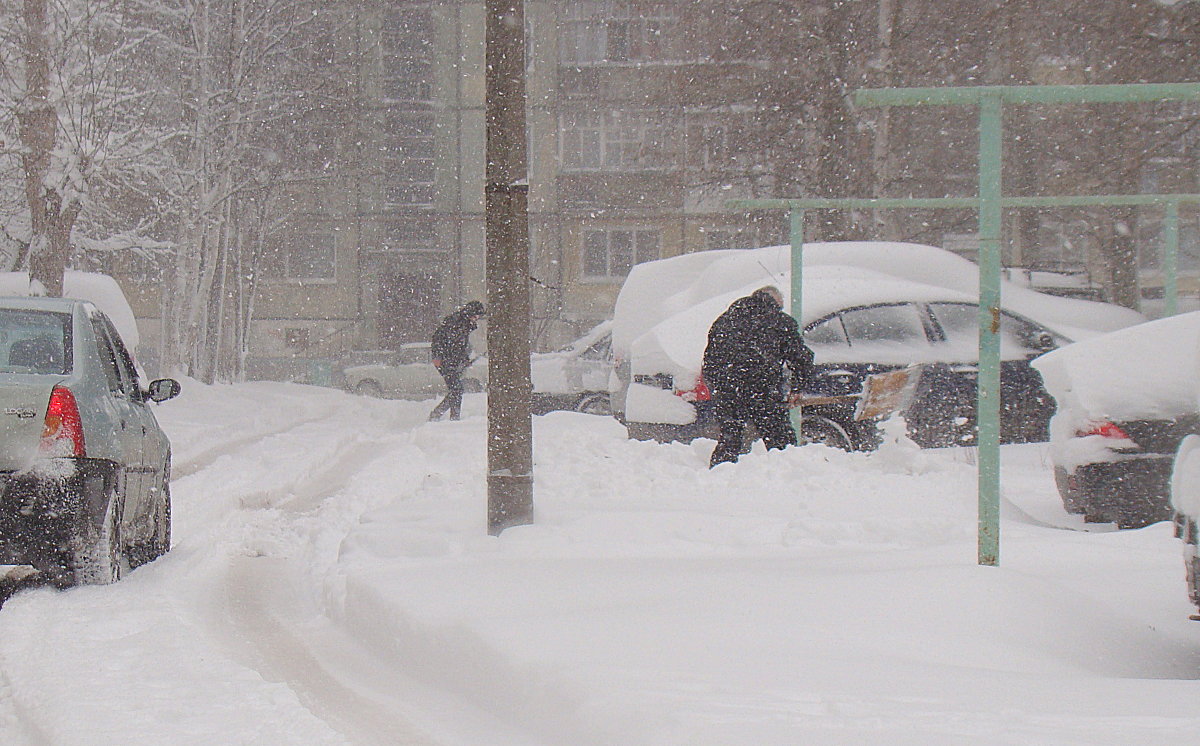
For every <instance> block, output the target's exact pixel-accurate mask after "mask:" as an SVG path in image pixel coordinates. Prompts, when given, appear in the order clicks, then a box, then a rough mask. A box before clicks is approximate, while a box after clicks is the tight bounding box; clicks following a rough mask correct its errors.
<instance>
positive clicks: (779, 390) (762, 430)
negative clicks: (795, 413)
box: [703, 286, 813, 468]
mask: <svg viewBox="0 0 1200 746" xmlns="http://www.w3.org/2000/svg"><path fill="white" fill-rule="evenodd" d="M782 309H783V294H782V293H780V292H779V289H778V288H776V287H773V286H767V287H764V288H759V289H758V290H755V291H754V292H753V293H752V294H750V295H748V296H746V297H745V298H739V299H738V300H735V301H734V302H733V303H732V304H731V305H730V306H729V309H728V310H727V311H725V313H723V314H721V315H720V316H718V317H717V320H716V321H714V322H713V324H712V327H711V328H710V329H709V331H708V347H707V348H705V350H704V367H703V375H704V382H705V384H707V385H708V387H709V389H710V390H711V391H712V397H713V413H714V415H715V417H716V419H717V422H718V423H719V424H720V427H721V435H720V438H719V439H718V441H717V447H716V449H715V450H714V451H713V454H712V459H711V460H710V461H709V468H712V467H714V466H716V465H717V464H720V463H724V462H727V461H728V462H735V461H737V460H738V455H739V454H740V453H741V452H742V444H743V436H744V432H745V428H746V425H747V424H751V425H754V427H755V429H756V430H758V434H759V436H761V437H762V439H763V443H764V444H765V445H766V446H767V448H786V447H787V446H789V445H795V444H796V431H795V429H793V428H792V423H791V421H790V420H789V418H788V411H787V404H788V403H789V402H790V403H795V402H796V401H798V398H799V394H800V390H801V388H802V387H803V385H804V381H805V380H806V379H807V378H808V377H809V374H810V371H811V369H812V361H813V353H812V350H810V349H808V347H807V346H806V345H805V344H804V341H803V340H802V339H801V338H800V332H799V330H798V329H797V327H796V320H795V319H793V318H792V317H791V316H788V315H787V314H786V313H784V312H783V310H782ZM784 365H786V366H787V367H788V368H790V369H791V372H792V378H791V387H790V389H791V393H790V394H786V395H785V393H784V390H783V386H784V377H783V367H784Z"/></svg>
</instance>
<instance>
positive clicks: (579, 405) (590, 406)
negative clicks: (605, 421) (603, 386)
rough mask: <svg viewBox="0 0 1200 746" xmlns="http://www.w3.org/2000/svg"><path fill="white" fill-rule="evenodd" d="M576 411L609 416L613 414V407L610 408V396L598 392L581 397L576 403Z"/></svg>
mask: <svg viewBox="0 0 1200 746" xmlns="http://www.w3.org/2000/svg"><path fill="white" fill-rule="evenodd" d="M575 411H576V412H583V413H584V414H602V415H608V414H612V407H611V406H609V401H608V394H602V393H599V392H596V393H591V394H587V395H586V396H583V397H580V399H579V401H577V402H575Z"/></svg>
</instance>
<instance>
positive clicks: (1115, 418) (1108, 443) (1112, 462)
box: [1034, 312, 1200, 528]
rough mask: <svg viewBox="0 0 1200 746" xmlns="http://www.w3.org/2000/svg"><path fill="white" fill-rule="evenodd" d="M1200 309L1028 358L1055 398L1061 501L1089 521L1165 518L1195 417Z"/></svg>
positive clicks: (1131, 522) (1130, 524)
mask: <svg viewBox="0 0 1200 746" xmlns="http://www.w3.org/2000/svg"><path fill="white" fill-rule="evenodd" d="M1198 351H1200V312H1193V313H1187V314H1182V315H1179V316H1172V317H1169V318H1165V319H1159V320H1157V321H1150V322H1147V323H1144V324H1139V325H1137V326H1133V327H1129V328H1127V329H1121V330H1119V331H1116V332H1112V333H1111V334H1107V335H1104V336H1101V337H1096V338H1093V339H1090V340H1085V341H1083V342H1078V343H1076V344H1074V345H1070V346H1069V347H1066V348H1064V349H1062V350H1058V351H1056V352H1052V353H1050V354H1048V355H1045V356H1044V357H1042V358H1040V359H1038V360H1037V361H1035V362H1034V367H1035V368H1037V369H1038V371H1040V372H1041V374H1042V378H1043V380H1044V381H1045V382H1046V388H1047V389H1048V390H1049V391H1050V393H1051V394H1052V395H1053V396H1054V398H1055V399H1056V400H1057V402H1058V413H1057V414H1056V415H1055V416H1054V418H1053V420H1052V421H1051V426H1050V432H1051V440H1050V455H1051V459H1052V460H1053V462H1054V476H1055V481H1056V483H1057V485H1058V491H1059V494H1060V495H1061V497H1062V501H1063V506H1064V507H1065V508H1066V509H1067V510H1068V511H1069V512H1071V513H1078V514H1082V515H1083V516H1084V519H1085V520H1088V521H1096V522H1106V523H1116V524H1117V525H1118V526H1119V527H1122V528H1135V527H1140V526H1145V525H1147V524H1150V523H1154V522H1156V521H1161V520H1166V519H1168V518H1170V517H1171V507H1170V502H1169V499H1170V478H1171V472H1172V469H1173V468H1174V463H1175V454H1176V451H1177V450H1178V449H1179V448H1180V444H1181V442H1182V441H1183V439H1184V437H1185V436H1187V435H1188V434H1189V433H1192V432H1195V431H1196V427H1197V422H1198V417H1197V413H1198V411H1200V409H1198V408H1197V395H1196V394H1197V392H1196V381H1197V376H1198V374H1200V367H1198V365H1197V356H1198Z"/></svg>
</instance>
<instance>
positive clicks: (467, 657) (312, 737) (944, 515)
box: [0, 382, 1200, 746]
mask: <svg viewBox="0 0 1200 746" xmlns="http://www.w3.org/2000/svg"><path fill="white" fill-rule="evenodd" d="M431 406H432V402H404V401H379V400H368V399H362V398H356V397H353V396H349V395H347V394H343V393H340V392H338V391H334V390H330V389H320V388H313V387H305V386H297V385H287V384H268V383H255V384H243V385H237V386H214V387H210V386H202V385H199V384H196V383H193V382H186V383H185V387H184V393H183V394H182V395H181V396H180V397H179V398H178V399H176V400H173V401H171V402H168V403H166V404H165V405H163V406H162V407H160V408H159V409H158V412H159V413H160V419H161V420H162V422H163V424H164V426H165V427H166V429H167V430H168V432H169V433H170V435H171V437H172V440H173V443H174V450H175V468H174V481H173V483H172V489H173V492H174V500H175V502H174V506H175V546H174V549H173V550H172V551H171V553H170V554H168V555H167V556H165V557H164V558H162V559H161V560H159V561H157V562H155V563H153V564H152V565H149V566H147V567H144V568H142V569H139V570H137V571H136V572H134V573H132V574H131V575H130V576H128V577H127V578H126V579H125V580H124V581H122V582H121V583H119V584H117V585H114V586H109V587H91V588H81V589H76V590H71V591H67V592H57V591H54V590H50V589H38V590H33V591H29V592H26V593H23V594H20V595H18V596H16V597H15V598H13V599H11V600H9V601H8V602H7V603H6V604H5V605H4V607H3V609H0V743H4V744H56V745H57V744H68V745H70V744H88V745H91V744H129V743H138V744H172V745H174V744H327V743H330V744H332V743H354V744H359V743H361V744H375V743H378V744H421V745H425V744H442V745H447V746H448V745H466V746H510V745H512V746H517V745H524V744H545V745H554V746H558V745H564V746H577V745H578V746H587V745H591V744H595V745H605V746H609V745H620V746H630V745H638V744H654V745H666V744H670V745H672V746H675V745H684V744H686V745H688V746H693V745H708V744H711V745H713V746H717V745H720V746H726V745H732V744H736V745H742V744H744V745H747V746H751V745H753V746H763V745H767V746H771V745H777V744H778V745H788V746H790V745H792V744H863V743H886V744H897V743H899V744H962V743H971V744H988V743H991V744H1032V743H1036V744H1145V743H1153V744H1194V743H1196V739H1197V736H1198V734H1200V623H1196V622H1190V621H1188V615H1189V613H1190V612H1191V611H1192V609H1191V608H1190V606H1189V604H1188V602H1187V599H1186V593H1185V589H1184V585H1183V578H1182V573H1183V569H1182V563H1181V561H1180V546H1179V544H1178V542H1177V541H1176V540H1175V539H1174V538H1173V537H1172V535H1171V529H1170V527H1169V526H1168V525H1166V524H1159V525H1155V526H1151V527H1149V528H1147V529H1143V530H1140V531H1125V532H1116V531H1112V530H1110V529H1109V528H1108V527H1101V526H1084V525H1083V524H1082V523H1080V522H1079V520H1078V519H1077V518H1075V517H1072V516H1068V515H1067V514H1066V513H1064V512H1063V510H1062V508H1061V507H1060V506H1059V503H1058V499H1057V496H1056V494H1055V492H1054V488H1053V485H1052V482H1051V478H1050V474H1049V467H1048V464H1047V462H1046V456H1045V450H1044V446H1039V445H1032V446H1017V447H1006V448H1005V450H1004V452H1003V460H1004V472H1003V491H1004V505H1003V511H1002V513H1003V523H1002V537H1003V538H1002V542H1001V566H1000V567H998V568H985V567H978V566H977V565H976V564H975V547H976V539H975V515H976V510H975V471H974V467H973V465H972V464H971V459H970V455H971V454H970V452H969V451H958V450H954V451H945V452H920V451H914V450H910V449H908V448H905V447H904V446H903V444H889V445H886V446H885V447H884V449H882V450H881V451H880V452H878V453H875V454H846V453H842V452H840V451H833V450H829V449H826V448H823V447H820V446H809V447H805V448H799V449H789V450H787V451H784V452H772V453H770V454H766V453H761V452H757V451H756V452H755V453H753V454H751V455H749V456H747V457H745V458H743V459H742V462H741V463H739V464H736V465H725V466H722V467H719V468H718V469H716V470H714V471H711V472H710V471H708V470H707V469H706V468H705V467H706V465H707V460H708V455H709V450H710V449H711V446H712V444H711V442H698V443H696V444H694V445H690V446H688V445H678V444H676V445H656V444H653V443H642V442H634V441H629V440H626V439H625V437H624V433H623V430H622V429H621V427H620V426H619V425H617V423H616V422H615V421H613V420H611V419H608V418H602V417H596V416H589V415H582V414H575V413H568V412H557V413H553V414H550V415H547V416H545V417H540V418H538V419H537V420H536V424H535V440H536V444H535V448H536V462H537V469H536V476H535V480H536V481H535V495H536V497H535V502H536V518H537V520H536V523H535V524H534V525H532V526H526V527H520V528H514V529H510V530H508V531H506V532H505V533H504V534H503V535H501V536H500V537H489V536H488V535H487V531H486V525H485V514H486V488H485V479H484V466H485V460H486V457H485V450H484V434H485V429H486V421H485V416H484V406H485V403H484V398H483V396H482V395H477V396H468V397H467V404H466V410H465V414H466V415H467V416H466V418H465V419H464V420H463V421H462V422H443V423H432V424H430V423H426V422H425V416H426V414H427V412H428V410H429V408H430V407H431Z"/></svg>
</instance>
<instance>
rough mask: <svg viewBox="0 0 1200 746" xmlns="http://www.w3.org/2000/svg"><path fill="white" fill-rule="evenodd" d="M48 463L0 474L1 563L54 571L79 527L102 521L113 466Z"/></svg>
mask: <svg viewBox="0 0 1200 746" xmlns="http://www.w3.org/2000/svg"><path fill="white" fill-rule="evenodd" d="M49 467H50V468H47V469H39V470H36V471H29V472H20V473H8V474H0V564H14V565H22V564H27V565H33V566H34V567H36V568H37V569H38V570H41V571H43V572H48V573H50V574H52V575H58V574H60V573H61V572H62V571H63V560H64V557H65V554H66V551H67V549H68V547H69V543H70V537H71V536H72V534H73V533H74V532H76V531H77V530H78V527H79V526H81V525H86V524H87V523H90V524H91V525H93V526H97V527H99V526H100V525H101V524H102V523H103V521H104V515H105V512H106V511H107V507H108V496H109V495H110V494H111V493H112V487H113V485H114V484H115V483H116V478H117V467H116V465H115V464H113V463H112V462H111V461H103V460H99V459H62V460H56V463H52V464H49Z"/></svg>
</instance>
